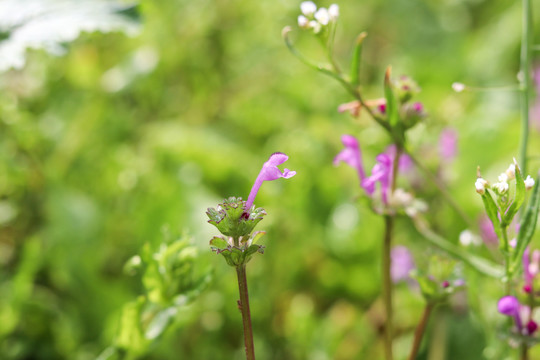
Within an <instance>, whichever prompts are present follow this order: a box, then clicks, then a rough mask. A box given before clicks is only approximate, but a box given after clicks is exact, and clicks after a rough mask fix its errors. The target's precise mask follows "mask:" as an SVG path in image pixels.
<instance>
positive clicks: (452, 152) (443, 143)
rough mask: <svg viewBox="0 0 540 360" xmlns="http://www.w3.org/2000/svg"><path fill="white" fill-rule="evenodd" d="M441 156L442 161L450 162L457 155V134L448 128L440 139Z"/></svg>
mask: <svg viewBox="0 0 540 360" xmlns="http://www.w3.org/2000/svg"><path fill="white" fill-rule="evenodd" d="M439 154H440V156H441V159H442V160H444V161H446V162H450V161H452V160H453V159H454V158H455V157H456V154H457V132H456V131H455V130H453V129H451V128H446V129H444V130H443V131H442V132H441V135H440V137H439Z"/></svg>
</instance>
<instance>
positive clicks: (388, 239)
mask: <svg viewBox="0 0 540 360" xmlns="http://www.w3.org/2000/svg"><path fill="white" fill-rule="evenodd" d="M393 230H394V217H393V216H392V215H385V216H384V241H383V254H382V276H383V298H384V309H385V313H386V322H385V324H384V353H385V358H386V360H392V358H393V354H392V336H393V309H392V278H391V275H390V266H391V259H390V249H391V246H392V232H393Z"/></svg>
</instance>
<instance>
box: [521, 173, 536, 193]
mask: <svg viewBox="0 0 540 360" xmlns="http://www.w3.org/2000/svg"><path fill="white" fill-rule="evenodd" d="M523 182H524V183H525V189H527V190H531V189H532V188H533V187H534V179H533V178H532V177H531V175H527V178H526V179H525V180H524V181H523Z"/></svg>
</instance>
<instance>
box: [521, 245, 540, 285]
mask: <svg viewBox="0 0 540 360" xmlns="http://www.w3.org/2000/svg"><path fill="white" fill-rule="evenodd" d="M531 258H532V259H531ZM522 263H523V282H524V284H523V291H525V292H526V293H528V294H530V293H532V292H533V291H534V289H533V283H534V277H535V276H536V275H537V274H538V272H539V270H540V251H538V250H534V251H533V253H532V255H531V253H530V250H529V247H527V248H526V249H525V251H524V252H523V258H522Z"/></svg>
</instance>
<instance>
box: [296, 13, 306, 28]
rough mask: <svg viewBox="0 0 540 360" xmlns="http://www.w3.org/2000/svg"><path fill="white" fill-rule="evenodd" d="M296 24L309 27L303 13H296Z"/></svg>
mask: <svg viewBox="0 0 540 360" xmlns="http://www.w3.org/2000/svg"><path fill="white" fill-rule="evenodd" d="M298 26H300V27H301V28H304V29H305V28H308V27H309V20H308V18H307V17H305V16H304V15H298Z"/></svg>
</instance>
